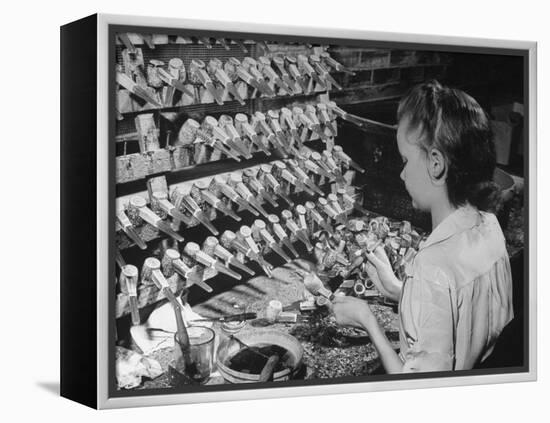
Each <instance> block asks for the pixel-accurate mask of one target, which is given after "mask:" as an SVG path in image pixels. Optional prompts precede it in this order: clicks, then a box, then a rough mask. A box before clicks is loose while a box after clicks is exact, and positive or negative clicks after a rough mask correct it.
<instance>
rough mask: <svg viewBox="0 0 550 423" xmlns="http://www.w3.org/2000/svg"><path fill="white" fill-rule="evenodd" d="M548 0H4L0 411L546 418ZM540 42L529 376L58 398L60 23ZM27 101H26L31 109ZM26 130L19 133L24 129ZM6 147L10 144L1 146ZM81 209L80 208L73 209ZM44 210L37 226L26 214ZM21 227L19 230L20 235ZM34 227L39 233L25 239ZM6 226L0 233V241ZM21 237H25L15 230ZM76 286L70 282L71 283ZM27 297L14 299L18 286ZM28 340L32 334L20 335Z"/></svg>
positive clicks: (155, 416)
mask: <svg viewBox="0 0 550 423" xmlns="http://www.w3.org/2000/svg"><path fill="white" fill-rule="evenodd" d="M544 3H545V2H541V1H538V2H537V1H530V0H524V1H521V2H517V1H515V2H507V1H502V0H501V1H479V0H474V1H471V0H460V1H455V2H443V1H441V0H440V1H425V0H415V1H410V0H403V1H401V0H392V1H376V2H367V1H363V2H352V1H345V0H339V1H332V2H329V1H325V2H321V1H317V2H313V1H310V2H306V1H300V2H299V1H296V0H293V1H287V0H270V1H266V0H264V1H261V0H255V1H244V0H239V1H237V0H233V1H223V0H206V1H183V0H180V1H143V0H131V1H128V0H124V1H117V2H114V1H106V0H96V1H94V2H76V1H72V2H69V1H65V2H61V1H59V2H56V1H46V2H38V1H35V2H25V1H8V2H4V3H3V5H4V8H3V11H2V18H1V20H2V25H0V28H1V29H0V30H1V31H2V57H3V59H4V60H3V63H2V65H1V66H0V68H1V69H2V70H1V72H2V79H1V80H0V81H1V82H2V85H1V87H2V88H1V90H0V98H2V103H1V104H2V109H3V110H2V115H1V121H2V131H1V135H0V137H1V143H2V145H3V148H2V150H0V151H2V157H3V158H4V160H2V165H1V166H0V172H2V182H3V184H2V186H3V187H4V188H3V192H2V197H3V201H2V220H1V221H0V225H1V227H2V230H1V231H0V234H1V236H2V241H1V245H2V246H3V247H4V250H3V259H4V260H3V264H2V270H3V272H2V273H0V283H1V286H2V295H1V296H2V298H3V301H2V304H1V305H0V314H1V320H0V324H1V325H2V326H0V333H1V334H2V335H1V336H2V338H1V341H0V355H1V360H0V391H1V396H0V420H2V421H4V422H11V421H53V420H57V419H62V420H69V419H70V420H75V421H78V422H87V421H95V420H98V419H102V420H104V421H116V422H121V421H127V422H130V421H132V422H138V421H151V420H154V421H156V422H159V421H163V420H164V419H174V420H172V421H173V422H177V421H187V422H191V421H194V422H200V421H216V420H219V421H224V422H233V421H235V422H243V421H252V420H254V421H260V420H261V421H262V422H263V421H265V422H281V421H292V422H293V421H298V420H302V421H307V422H313V421H323V422H328V421H338V422H339V423H340V422H343V421H344V419H346V420H350V421H351V420H357V421H361V422H368V421H371V422H372V421H397V420H401V421H406V422H428V421H443V422H446V423H447V422H449V423H450V422H455V421H464V420H471V421H493V422H497V421H498V422H501V421H506V422H507V421H542V420H545V419H547V417H546V418H545V417H543V416H544V415H546V416H548V414H549V411H548V405H549V404H548V398H549V397H548V395H545V392H544V390H545V388H548V387H549V383H548V376H549V375H548V367H549V366H548V361H547V359H546V356H547V354H548V340H549V336H548V335H547V331H548V328H547V325H546V324H545V322H547V321H548V318H549V313H548V311H547V310H546V308H545V302H546V301H547V300H548V276H549V274H548V270H547V268H546V266H545V263H546V262H547V259H546V257H547V254H548V253H549V249H548V247H547V245H548V243H547V242H545V239H548V235H549V234H548V223H547V221H546V218H547V216H548V212H549V210H548V197H549V196H548V195H544V192H545V188H544V187H545V186H547V184H548V183H550V180H549V179H548V168H549V166H548V164H547V163H545V160H549V159H550V157H549V155H548V154H547V153H548V144H547V138H548V135H549V131H548V128H547V126H545V123H546V120H545V119H544V117H545V115H546V116H547V115H548V95H546V96H543V95H542V93H548V92H549V91H548V74H549V73H550V66H549V63H548V62H549V60H550V57H549V54H548V43H549V42H550V37H549V35H548V34H549V31H548V25H549V23H548V16H549V15H548V13H547V12H546V11H545V10H544V6H543V4H544ZM95 12H104V13H119V14H140V15H153V16H173V17H178V18H196V19H212V20H231V21H242V22H256V23H270V24H287V25H308V26H316V27H333V28H352V29H359V30H375V31H395V32H409V33H430V34H441V35H454V36H473V37H486V38H504V39H524V40H535V41H539V69H538V75H539V79H538V83H539V90H538V92H539V110H538V116H539V134H538V140H539V158H540V160H539V163H540V170H539V186H540V187H541V189H540V190H539V192H540V198H539V216H540V217H541V218H540V222H539V226H538V228H539V239H540V240H541V242H540V243H539V278H538V284H539V300H538V301H539V382H537V383H524V384H507V385H492V386H478V387H463V388H447V389H430V390H418V391H401V392H386V393H371V394H354V395H335V396H324V397H309V398H294V399H285V400H268V401H247V402H233V403H222V404H200V405H191V406H176V407H164V408H159V407H154V408H148V409H131V410H124V411H108V412H101V413H97V412H93V411H90V410H88V409H86V408H84V407H83V406H80V405H77V404H74V403H71V402H70V401H67V400H65V399H61V398H59V397H58V396H57V394H56V393H55V390H56V389H57V388H56V386H57V384H58V380H59V376H58V375H59V366H58V362H59V359H58V356H59V347H58V345H59V334H58V331H59V312H58V309H59V288H58V287H59V266H58V263H59V254H58V251H59V241H58V239H59V112H58V111H59V56H58V55H59V28H58V27H59V26H60V25H62V24H64V23H67V22H69V21H72V20H76V19H78V18H81V17H83V16H86V15H89V14H92V13H95ZM29 104H31V107H29ZM28 129H30V130H31V136H29V137H25V138H23V137H22V131H23V130H25V133H27V132H28V131H27V130H28ZM6 146H7V148H8V151H6V150H5V148H6ZM76 206H77V205H76ZM36 213H39V214H40V215H41V216H42V222H40V221H39V220H38V219H37V218H36ZM24 228H26V230H23V231H22V230H21V229H24ZM30 232H34V233H35V234H36V235H35V236H31V234H30ZM6 233H7V235H8V236H7V237H6ZM25 233H28V234H26V235H24V234H25ZM75 283H78V281H75ZM23 292H24V293H26V294H27V295H28V296H29V297H28V298H27V299H26V300H25V301H23V298H22V296H21V293H23ZM31 336H32V337H33V342H32V343H29V342H28V339H29V338H30V337H31Z"/></svg>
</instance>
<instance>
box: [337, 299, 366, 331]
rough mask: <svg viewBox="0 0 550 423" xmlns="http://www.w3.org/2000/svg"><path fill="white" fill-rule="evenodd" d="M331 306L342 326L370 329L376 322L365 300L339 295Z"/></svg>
mask: <svg viewBox="0 0 550 423" xmlns="http://www.w3.org/2000/svg"><path fill="white" fill-rule="evenodd" d="M330 308H331V311H332V313H333V314H334V317H335V318H336V323H338V324H339V325H341V326H353V327H358V328H362V329H365V330H367V331H368V330H369V327H371V325H372V324H376V317H375V316H374V314H373V313H372V311H371V309H370V307H369V305H368V303H367V302H366V301H365V300H361V299H359V298H355V297H347V296H339V295H338V296H336V297H334V299H333V300H332V304H331V305H330Z"/></svg>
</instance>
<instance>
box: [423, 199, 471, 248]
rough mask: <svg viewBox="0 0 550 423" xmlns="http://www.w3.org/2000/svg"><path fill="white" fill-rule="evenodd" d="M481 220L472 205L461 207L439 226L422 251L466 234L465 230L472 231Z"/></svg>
mask: <svg viewBox="0 0 550 423" xmlns="http://www.w3.org/2000/svg"><path fill="white" fill-rule="evenodd" d="M480 220H481V214H480V212H479V210H478V209H476V208H475V207H472V206H471V205H465V206H461V207H459V208H457V209H456V210H455V211H454V212H452V213H451V214H450V215H449V216H447V217H446V218H445V219H443V221H442V222H441V223H440V224H439V225H437V227H436V228H435V229H434V230H433V231H432V233H431V234H430V236H429V237H428V238H427V239H426V241H425V242H424V243H423V244H422V245H421V247H420V250H423V249H425V248H428V247H429V246H431V245H434V244H437V243H439V242H442V241H445V240H446V239H449V238H450V237H452V236H453V235H456V234H459V233H461V232H464V231H465V230H468V229H471V228H473V227H474V226H476V225H478V224H479V222H480Z"/></svg>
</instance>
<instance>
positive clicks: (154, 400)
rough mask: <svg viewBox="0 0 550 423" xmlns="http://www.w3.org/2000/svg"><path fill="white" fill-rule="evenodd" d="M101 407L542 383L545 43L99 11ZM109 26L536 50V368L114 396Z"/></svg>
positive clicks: (532, 166) (532, 104)
mask: <svg viewBox="0 0 550 423" xmlns="http://www.w3.org/2000/svg"><path fill="white" fill-rule="evenodd" d="M97 17H98V19H97V25H98V27H97V38H98V39H97V46H98V48H97V78H98V80H97V187H98V190H97V275H98V276H97V277H98V280H97V346H96V347H97V360H98V361H97V386H98V390H97V407H98V408H99V409H108V408H123V407H139V406H152V405H175V404H190V403H199V402H218V401H238V400H250V399H267V398H283V397H292V396H294V397H295V396H311V395H329V394H346V393H360V392H374V391H387V390H402V389H421V388H435V387H451V386H464V385H481V384H494V383H509V382H529V381H535V380H537V361H536V360H537V302H536V298H537V296H536V293H537V291H536V278H537V267H536V265H537V233H536V228H537V210H536V206H537V201H536V193H537V179H536V178H537V140H536V132H537V131H536V130H537V119H536V113H537V109H536V106H537V97H536V91H537V74H536V66H537V43H536V42H534V41H516V40H502V39H485V38H469V37H452V36H437V35H425V34H405V33H395V32H375V31H360V30H346V29H333V28H320V27H306V26H303V27H302V26H284V25H267V24H253V23H243V22H225V21H207V20H190V19H176V18H160V17H148V16H129V15H111V14H98V15H97ZM109 25H130V26H148V27H156V26H158V27H174V28H178V27H181V28H187V29H198V30H200V29H202V30H216V31H228V32H229V31H235V32H255V33H266V34H268V33H269V34H274V33H276V34H281V35H293V36H314V37H323V38H335V39H364V40H372V41H390V42H401V43H404V42H406V43H418V44H437V45H442V46H464V47H482V48H483V47H485V48H502V49H518V50H525V51H528V63H529V74H528V78H529V80H528V81H529V84H528V87H529V109H528V110H529V122H528V136H529V159H528V160H529V162H528V169H529V185H528V193H529V244H528V245H529V253H530V254H529V300H528V303H529V319H528V322H529V371H528V372H522V373H506V374H494V375H475V376H461V377H456V376H451V377H444V378H425V379H410V380H397V381H377V382H364V383H342V384H332V385H316V386H300V387H282V388H281V387H273V388H269V389H258V390H232V391H216V392H198V393H185V394H176V393H170V394H166V395H144V396H135V397H123V398H120V397H117V398H111V397H109V385H108V370H109V364H108V359H109V351H108V345H109V342H108V335H109V330H108V329H109V327H108V326H109V325H108V316H109V313H108V304H109V297H108V295H109V289H108V286H109V284H108V283H107V281H108V280H109V257H108V251H109V228H110V225H109V218H108V217H109V213H108V209H109V197H110V194H109V189H100V187H109V178H108V164H109V154H110V153H109V148H108V139H109V137H108V135H109V132H108V127H109V125H108V100H109V93H108V82H109V81H108V66H109V62H108V59H109V56H108V48H107V47H108V28H109Z"/></svg>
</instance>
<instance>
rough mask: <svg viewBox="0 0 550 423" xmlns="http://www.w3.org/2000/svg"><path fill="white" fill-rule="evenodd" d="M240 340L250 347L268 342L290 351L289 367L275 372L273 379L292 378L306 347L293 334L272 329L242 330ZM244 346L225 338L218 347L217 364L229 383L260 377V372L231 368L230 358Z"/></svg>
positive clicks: (248, 380)
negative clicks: (253, 372) (245, 371)
mask: <svg viewBox="0 0 550 423" xmlns="http://www.w3.org/2000/svg"><path fill="white" fill-rule="evenodd" d="M238 338H239V340H241V341H242V342H244V343H245V344H246V345H248V346H249V347H257V346H263V345H267V344H272V345H277V346H280V347H282V348H284V349H286V350H287V351H288V356H289V357H288V360H287V361H286V364H287V367H286V368H284V369H283V370H281V371H278V372H275V373H274V374H273V381H283V380H289V379H292V377H293V376H294V375H295V374H296V373H297V372H298V370H299V369H300V367H301V365H302V357H303V354H304V349H303V347H302V345H301V344H300V343H299V342H298V340H297V339H296V338H294V337H293V336H291V335H289V334H287V333H284V332H280V331H276V330H272V329H254V330H250V331H245V332H242V333H240V334H239V335H238ZM242 349H243V346H242V345H241V344H240V343H239V342H238V341H236V340H234V339H231V338H227V339H224V340H223V341H222V342H221V343H220V346H219V347H218V353H217V354H216V365H217V367H218V370H219V372H220V373H221V375H222V376H223V378H224V379H225V380H226V381H227V382H229V383H254V382H258V381H259V379H260V375H259V374H252V373H243V372H239V371H237V370H233V369H231V368H230V367H229V366H228V365H227V364H228V361H229V359H230V358H232V357H233V356H235V354H237V353H238V352H239V351H241V350H242Z"/></svg>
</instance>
